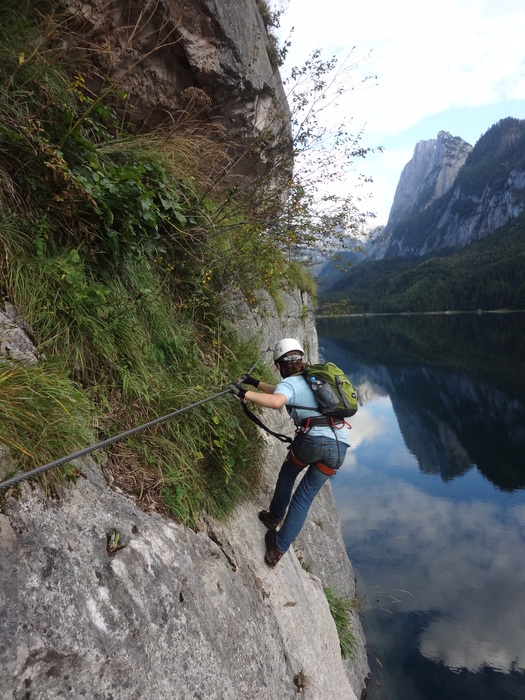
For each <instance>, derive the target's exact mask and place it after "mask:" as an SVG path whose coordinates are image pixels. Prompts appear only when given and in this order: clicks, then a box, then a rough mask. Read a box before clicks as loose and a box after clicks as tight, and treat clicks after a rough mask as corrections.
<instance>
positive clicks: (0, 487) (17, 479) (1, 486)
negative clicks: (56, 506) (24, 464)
mask: <svg viewBox="0 0 525 700" xmlns="http://www.w3.org/2000/svg"><path fill="white" fill-rule="evenodd" d="M269 350H271V348H268V350H265V351H264V352H263V353H262V354H261V356H260V357H259V359H258V360H257V362H256V363H255V364H254V365H253V367H252V368H251V369H250V370H249V371H248V372H247V374H250V372H253V370H254V369H255V367H257V365H258V364H259V362H260V361H261V359H262V358H263V356H264V355H265V354H266V353H267V352H269ZM229 393H230V391H229V389H225V390H224V391H220V392H219V393H218V394H214V395H213V396H208V398H207V399H202V400H201V401H197V402H196V403H192V404H190V405H189V406H185V407H184V408H179V409H178V410H177V411H172V412H171V413H168V414H166V415H165V416H161V417H160V418H155V419H154V420H151V421H149V422H148V423H144V424H143V425H138V426H137V427H135V428H130V430H126V431H124V432H123V433H119V434H118V435H114V436H113V437H110V438H107V440H102V442H97V443H96V444H95V445H90V446H89V447H85V448H84V449H83V450H79V451H78V452H73V453H72V454H70V455H66V456H65V457H60V459H55V460H53V461H52V462H49V463H48V464H44V465H42V466H41V467H37V468H36V469H32V470H31V471H29V472H24V473H23V474H19V475H18V476H14V477H13V478H12V479H7V481H2V482H0V491H5V490H6V489H8V488H10V487H11V486H16V484H20V483H21V482H23V481H27V480H28V479H32V478H33V477H34V476H38V475H39V474H43V473H44V472H47V471H49V470H50V469H54V468H55V467H59V466H60V465H61V464H65V463H66V462H72V461H73V460H74V459H78V458H79V457H84V455H88V454H90V453H91V452H95V450H100V449H102V448H103V447H107V446H108V445H112V444H113V443H114V442H118V441H119V440H123V439H124V438H126V437H129V436H130V435H135V434H136V433H140V432H142V431H143V430H146V429H147V428H152V427H153V426H154V425H159V423H164V422H165V421H167V420H170V419H171V418H174V417H175V416H178V415H180V414H181V413H185V412H186V411H189V410H191V409H192V408H197V406H202V404H205V403H208V402H209V401H213V400H214V399H217V398H219V396H224V394H229Z"/></svg>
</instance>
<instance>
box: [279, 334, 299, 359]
mask: <svg viewBox="0 0 525 700" xmlns="http://www.w3.org/2000/svg"><path fill="white" fill-rule="evenodd" d="M292 350H298V351H299V352H300V353H302V354H303V355H304V350H303V348H302V346H301V343H300V342H299V341H298V340H295V338H283V340H280V341H279V342H278V343H277V345H276V346H275V347H274V349H273V361H274V362H275V361H276V360H278V359H279V358H280V357H282V356H283V355H286V353H287V352H291V351H292Z"/></svg>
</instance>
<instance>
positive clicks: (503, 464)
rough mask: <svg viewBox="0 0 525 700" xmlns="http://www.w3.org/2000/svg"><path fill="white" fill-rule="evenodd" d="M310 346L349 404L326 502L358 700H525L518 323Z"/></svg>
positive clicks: (351, 332)
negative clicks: (349, 598)
mask: <svg viewBox="0 0 525 700" xmlns="http://www.w3.org/2000/svg"><path fill="white" fill-rule="evenodd" d="M317 331H318V335H319V346H320V353H321V355H322V357H323V359H324V360H331V361H333V362H335V363H336V364H338V365H339V366H340V367H341V368H342V369H343V370H344V371H345V372H346V374H347V375H348V376H349V377H350V378H351V380H352V382H353V383H354V386H355V387H356V388H357V390H358V394H359V398H360V403H361V405H360V408H359V410H358V412H357V414H356V415H355V416H354V417H353V418H352V419H350V423H351V425H352V437H353V441H352V449H351V451H349V453H348V454H347V458H346V460H345V463H344V464H343V466H342V467H341V469H340V472H339V474H338V475H337V476H336V478H335V479H334V482H333V491H334V496H335V500H336V505H337V509H338V512H339V515H340V519H341V523H342V528H343V536H344V540H345V545H346V549H347V552H348V556H349V558H350V559H351V561H352V563H353V565H354V569H355V572H356V576H357V579H358V595H359V597H361V598H362V599H363V600H364V610H363V612H362V614H361V617H362V623H363V627H364V629H365V634H366V637H367V643H368V654H369V663H370V668H371V670H372V678H371V680H370V683H369V686H368V700H507V699H508V700H524V698H525V315H524V314H487V313H484V314H481V315H476V314H470V315H452V314H451V315H442V316H416V315H412V316H370V317H367V318H363V317H345V318H338V319H337V320H335V319H322V318H321V319H318V321H317Z"/></svg>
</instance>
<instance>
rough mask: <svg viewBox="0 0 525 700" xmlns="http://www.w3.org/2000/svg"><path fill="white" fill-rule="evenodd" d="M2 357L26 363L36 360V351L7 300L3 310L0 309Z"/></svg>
mask: <svg viewBox="0 0 525 700" xmlns="http://www.w3.org/2000/svg"><path fill="white" fill-rule="evenodd" d="M2 357H4V358H8V359H11V360H18V361H20V362H23V363H24V364H28V365H34V364H36V363H37V362H38V351H37V349H36V347H35V345H34V344H33V342H32V341H31V340H30V339H29V337H28V335H27V333H26V331H25V329H24V326H23V323H22V322H21V320H20V319H19V318H18V314H17V311H16V309H15V308H14V306H13V305H12V304H9V303H8V302H6V304H5V310H4V311H1V310H0V360H1V359H2Z"/></svg>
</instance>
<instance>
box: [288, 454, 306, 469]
mask: <svg viewBox="0 0 525 700" xmlns="http://www.w3.org/2000/svg"><path fill="white" fill-rule="evenodd" d="M290 459H291V460H292V462H295V464H297V466H298V467H303V468H304V467H307V466H308V465H307V464H305V463H304V462H301V460H300V459H297V457H296V456H295V455H294V453H293V452H292V450H290Z"/></svg>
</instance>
